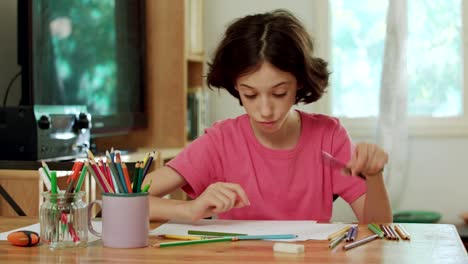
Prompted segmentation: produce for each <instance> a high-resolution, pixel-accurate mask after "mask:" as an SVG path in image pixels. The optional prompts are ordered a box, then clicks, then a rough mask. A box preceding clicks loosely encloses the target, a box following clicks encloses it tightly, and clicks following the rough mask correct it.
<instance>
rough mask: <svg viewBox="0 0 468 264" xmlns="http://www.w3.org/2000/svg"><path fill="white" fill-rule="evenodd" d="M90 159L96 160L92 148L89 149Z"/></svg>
mask: <svg viewBox="0 0 468 264" xmlns="http://www.w3.org/2000/svg"><path fill="white" fill-rule="evenodd" d="M88 159H90V160H93V161H95V158H94V155H93V152H91V150H89V149H88Z"/></svg>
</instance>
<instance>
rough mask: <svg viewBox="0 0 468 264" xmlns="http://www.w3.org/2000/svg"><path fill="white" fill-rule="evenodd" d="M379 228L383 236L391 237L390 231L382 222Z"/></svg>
mask: <svg viewBox="0 0 468 264" xmlns="http://www.w3.org/2000/svg"><path fill="white" fill-rule="evenodd" d="M380 229H381V230H382V231H383V232H384V237H385V238H387V239H392V238H391V234H390V232H389V231H388V229H387V228H386V227H385V226H384V225H383V224H380Z"/></svg>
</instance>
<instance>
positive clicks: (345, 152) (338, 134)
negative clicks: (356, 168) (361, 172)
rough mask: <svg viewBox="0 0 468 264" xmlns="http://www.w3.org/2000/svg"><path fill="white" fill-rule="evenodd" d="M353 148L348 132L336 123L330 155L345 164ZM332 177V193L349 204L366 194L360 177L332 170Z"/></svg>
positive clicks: (364, 185)
mask: <svg viewBox="0 0 468 264" xmlns="http://www.w3.org/2000/svg"><path fill="white" fill-rule="evenodd" d="M353 147H354V146H353V144H352V142H351V139H350V137H349V135H348V132H347V131H346V129H345V128H344V127H343V126H341V124H340V123H339V122H338V124H337V126H336V127H335V131H334V133H333V138H332V144H331V148H332V149H331V153H332V155H333V156H334V157H336V158H337V159H338V160H341V161H343V162H345V163H347V162H348V161H349V160H350V159H351V151H352V149H353ZM332 175H333V176H332V177H333V193H334V194H338V195H339V196H340V197H341V198H343V199H344V200H345V201H346V202H347V203H349V204H350V203H352V202H354V201H355V200H356V199H357V198H359V197H360V196H361V195H363V194H365V193H366V192H367V185H366V182H365V180H363V179H362V178H360V177H356V176H348V175H343V174H342V173H341V172H340V171H339V170H334V171H333V173H332Z"/></svg>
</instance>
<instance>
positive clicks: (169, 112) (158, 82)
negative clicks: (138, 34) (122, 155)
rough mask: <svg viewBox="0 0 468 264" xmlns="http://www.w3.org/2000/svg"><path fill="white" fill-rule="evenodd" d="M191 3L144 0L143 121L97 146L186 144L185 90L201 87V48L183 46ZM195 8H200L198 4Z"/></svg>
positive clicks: (183, 0)
mask: <svg viewBox="0 0 468 264" xmlns="http://www.w3.org/2000/svg"><path fill="white" fill-rule="evenodd" d="M200 3H203V1H201V2H200ZM190 5H191V2H189V1H186V0H157V1H153V0H146V39H147V43H146V47H147V51H146V53H147V54H146V58H147V61H146V68H145V75H146V90H145V95H146V101H145V105H146V113H147V117H148V127H146V128H144V129H140V130H135V131H131V132H130V133H129V134H128V135H122V136H115V137H109V138H98V139H96V144H97V147H98V149H110V148H111V147H114V148H118V149H138V148H155V149H157V148H181V147H184V146H185V145H186V144H187V91H188V88H189V87H194V86H200V87H203V83H204V79H203V67H204V63H205V58H204V54H203V52H201V53H196V54H190V52H188V45H187V42H188V41H189V35H188V34H189V33H190V32H191V31H190V30H193V28H190V29H189V27H190V23H188V19H189V18H188V16H189V15H191V14H190V12H193V11H189V8H190ZM196 10H199V11H197V12H201V11H202V8H198V9H196ZM197 15H198V16H201V15H202V14H197ZM200 26H201V24H200ZM198 32H200V34H201V32H202V30H199V31H198ZM202 37H203V36H200V38H202Z"/></svg>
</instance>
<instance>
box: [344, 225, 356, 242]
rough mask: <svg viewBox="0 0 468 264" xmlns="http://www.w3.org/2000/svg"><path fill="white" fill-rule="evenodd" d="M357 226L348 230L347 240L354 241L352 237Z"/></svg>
mask: <svg viewBox="0 0 468 264" xmlns="http://www.w3.org/2000/svg"><path fill="white" fill-rule="evenodd" d="M356 228H357V226H353V227H351V228H350V229H349V231H348V236H346V241H352V240H351V238H352V237H353V234H354V232H355V231H354V230H355V229H356Z"/></svg>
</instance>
